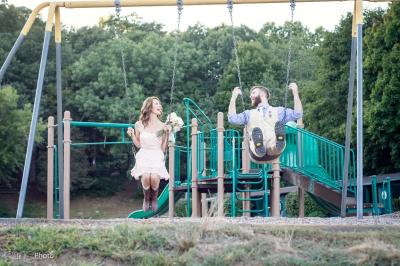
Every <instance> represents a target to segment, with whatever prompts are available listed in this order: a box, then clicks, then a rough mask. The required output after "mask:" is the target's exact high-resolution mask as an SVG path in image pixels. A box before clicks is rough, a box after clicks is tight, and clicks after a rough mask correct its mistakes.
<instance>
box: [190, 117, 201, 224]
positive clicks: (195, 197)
mask: <svg viewBox="0 0 400 266" xmlns="http://www.w3.org/2000/svg"><path fill="white" fill-rule="evenodd" d="M197 127H198V124H197V119H196V118H193V119H192V217H199V216H200V213H199V191H198V184H197Z"/></svg>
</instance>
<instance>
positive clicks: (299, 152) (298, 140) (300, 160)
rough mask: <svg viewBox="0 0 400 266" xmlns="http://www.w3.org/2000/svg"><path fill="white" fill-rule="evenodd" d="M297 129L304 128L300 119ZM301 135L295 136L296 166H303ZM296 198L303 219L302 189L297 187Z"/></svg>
mask: <svg viewBox="0 0 400 266" xmlns="http://www.w3.org/2000/svg"><path fill="white" fill-rule="evenodd" d="M297 128H304V124H303V119H302V118H300V119H299V120H297ZM301 142H302V141H301V135H300V133H298V134H297V154H298V161H297V166H298V167H301V166H303V154H302V149H301ZM298 197H299V217H300V218H303V217H304V189H302V188H301V187H298Z"/></svg>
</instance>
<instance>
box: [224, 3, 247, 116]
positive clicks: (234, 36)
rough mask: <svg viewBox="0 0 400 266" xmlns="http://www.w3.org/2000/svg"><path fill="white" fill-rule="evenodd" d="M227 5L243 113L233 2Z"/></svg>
mask: <svg viewBox="0 0 400 266" xmlns="http://www.w3.org/2000/svg"><path fill="white" fill-rule="evenodd" d="M227 4H228V10H229V17H230V19H231V30H232V43H233V51H234V54H235V60H236V72H237V78H238V82H239V88H240V89H241V90H242V93H241V94H240V97H241V99H242V107H243V111H244V110H245V106H244V99H243V86H242V78H241V73H240V61H239V55H238V50H237V40H236V35H235V27H234V23H233V0H228V2H227Z"/></svg>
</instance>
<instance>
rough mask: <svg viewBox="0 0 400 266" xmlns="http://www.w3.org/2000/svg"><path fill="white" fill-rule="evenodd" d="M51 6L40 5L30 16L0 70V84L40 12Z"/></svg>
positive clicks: (47, 3)
mask: <svg viewBox="0 0 400 266" xmlns="http://www.w3.org/2000/svg"><path fill="white" fill-rule="evenodd" d="M49 5H50V3H49V2H45V3H42V4H40V5H38V6H37V7H36V8H35V9H33V10H32V13H31V14H30V16H29V18H28V20H27V21H26V23H25V25H24V27H23V29H22V31H21V33H20V34H19V36H18V38H17V40H16V41H15V43H14V45H13V47H12V48H11V51H10V53H9V54H8V55H7V58H6V60H5V61H4V63H3V66H2V67H1V69H0V84H1V81H2V80H3V77H4V74H5V72H6V71H7V68H8V66H9V65H10V63H11V61H12V59H13V58H14V56H15V53H16V52H17V51H18V49H19V47H20V46H21V44H22V42H23V41H24V39H25V36H27V35H28V33H29V31H30V29H31V27H32V25H33V23H34V22H35V20H36V17H37V15H38V13H39V11H40V10H42V9H43V8H45V7H46V6H49Z"/></svg>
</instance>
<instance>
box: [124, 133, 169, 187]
mask: <svg viewBox="0 0 400 266" xmlns="http://www.w3.org/2000/svg"><path fill="white" fill-rule="evenodd" d="M161 142H162V138H161V137H157V133H151V132H146V131H144V130H143V131H142V132H141V134H140V145H141V146H142V147H141V148H140V150H139V152H138V153H137V154H136V163H135V166H134V167H133V169H132V170H131V175H132V176H133V177H134V178H135V179H136V180H138V179H139V177H140V176H141V175H143V174H146V173H147V174H149V173H152V174H157V175H159V176H160V177H161V179H165V180H168V179H169V173H168V171H167V169H166V168H165V156H164V153H163V151H162V150H161Z"/></svg>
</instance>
